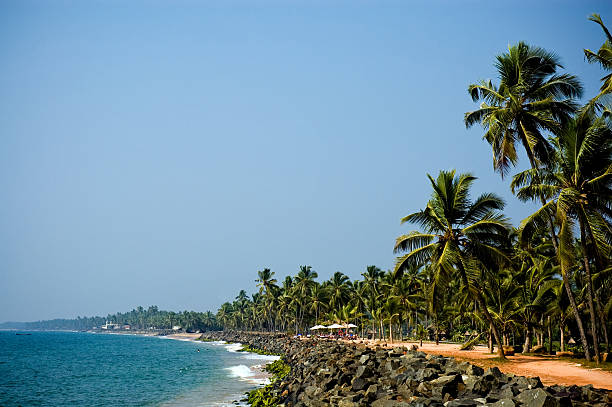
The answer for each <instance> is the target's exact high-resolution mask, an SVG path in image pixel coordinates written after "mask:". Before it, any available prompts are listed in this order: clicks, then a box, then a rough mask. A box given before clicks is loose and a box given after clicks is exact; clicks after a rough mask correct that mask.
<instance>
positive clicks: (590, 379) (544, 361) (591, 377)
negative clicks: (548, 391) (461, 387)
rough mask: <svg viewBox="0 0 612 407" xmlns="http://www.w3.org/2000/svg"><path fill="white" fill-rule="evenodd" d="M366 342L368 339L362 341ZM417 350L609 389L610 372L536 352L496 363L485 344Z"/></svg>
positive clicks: (549, 380) (548, 381)
mask: <svg viewBox="0 0 612 407" xmlns="http://www.w3.org/2000/svg"><path fill="white" fill-rule="evenodd" d="M364 342H368V341H364ZM375 344H376V343H375V342H369V343H368V345H375ZM415 344H416V345H417V346H418V345H419V344H418V343H416V342H402V343H394V344H393V345H391V344H389V343H387V344H386V345H387V347H392V346H407V347H410V346H412V345H415ZM419 350H422V351H423V352H426V353H431V354H435V355H442V356H453V357H455V358H457V359H461V360H466V361H469V362H472V363H474V364H476V365H481V366H483V367H490V366H497V367H499V369H500V370H501V371H502V372H505V373H512V374H516V375H520V376H539V377H540V380H541V381H542V383H544V384H546V385H549V386H550V385H553V384H561V385H566V386H569V385H572V384H577V385H580V386H582V385H586V384H592V385H593V386H595V387H598V388H601V389H608V390H612V372H608V371H604V370H597V369H588V368H585V367H583V366H580V365H579V364H576V363H573V362H570V361H564V360H561V359H555V358H554V357H551V358H544V357H539V356H522V355H516V356H507V359H508V360H507V361H506V362H503V363H498V361H496V360H491V359H493V358H495V357H496V356H497V355H492V354H490V353H488V352H489V350H488V349H487V347H485V346H477V347H475V348H474V350H470V351H464V350H459V345H456V344H449V343H441V344H439V345H436V344H435V343H423V346H422V347H420V346H419Z"/></svg>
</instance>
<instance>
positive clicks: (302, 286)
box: [293, 266, 318, 334]
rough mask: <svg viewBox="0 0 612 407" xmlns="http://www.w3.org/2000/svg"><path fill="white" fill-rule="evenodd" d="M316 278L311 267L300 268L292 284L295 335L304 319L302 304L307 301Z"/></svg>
mask: <svg viewBox="0 0 612 407" xmlns="http://www.w3.org/2000/svg"><path fill="white" fill-rule="evenodd" d="M317 277H318V274H317V272H316V271H313V270H312V267H311V266H300V271H299V272H298V274H297V275H296V276H295V279H294V284H293V293H294V300H295V304H296V311H295V312H296V314H295V333H296V334H297V332H298V329H299V327H300V326H301V324H302V320H303V319H304V311H305V307H304V303H305V302H306V301H307V300H308V297H309V296H310V292H311V290H312V287H314V286H315V285H316V284H317V282H316V281H315V278H317Z"/></svg>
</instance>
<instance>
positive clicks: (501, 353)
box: [457, 260, 506, 359]
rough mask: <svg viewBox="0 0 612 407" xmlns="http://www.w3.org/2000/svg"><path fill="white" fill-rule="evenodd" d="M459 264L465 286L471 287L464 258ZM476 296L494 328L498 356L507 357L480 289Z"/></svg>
mask: <svg viewBox="0 0 612 407" xmlns="http://www.w3.org/2000/svg"><path fill="white" fill-rule="evenodd" d="M457 265H458V268H459V272H460V273H459V274H461V279H462V280H463V284H464V285H465V288H468V289H469V286H470V285H469V282H468V278H467V274H466V273H465V268H464V267H463V263H462V260H461V261H459V262H458V263H457ZM474 296H475V297H476V302H477V303H478V306H479V307H480V308H481V310H482V313H483V314H484V316H485V319H486V320H487V322H488V323H489V325H490V326H491V328H492V329H493V335H494V336H495V342H496V343H497V354H498V356H499V357H500V358H501V359H506V355H504V346H503V345H502V343H501V337H500V336H499V331H498V330H497V327H496V326H495V324H494V323H493V317H491V314H489V310H488V309H487V306H486V304H485V302H484V299H483V298H482V294H481V293H480V291H477V290H476V291H475V293H474Z"/></svg>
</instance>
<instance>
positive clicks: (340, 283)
mask: <svg viewBox="0 0 612 407" xmlns="http://www.w3.org/2000/svg"><path fill="white" fill-rule="evenodd" d="M349 282H350V279H349V278H348V276H346V275H345V274H343V273H341V272H339V271H336V272H335V273H334V275H333V276H332V278H331V279H329V280H328V281H326V282H325V284H324V286H325V288H326V289H327V292H328V294H329V306H330V308H331V309H332V310H338V309H340V308H342V307H343V306H344V305H345V304H346V302H347V301H348V300H349V287H350V286H349Z"/></svg>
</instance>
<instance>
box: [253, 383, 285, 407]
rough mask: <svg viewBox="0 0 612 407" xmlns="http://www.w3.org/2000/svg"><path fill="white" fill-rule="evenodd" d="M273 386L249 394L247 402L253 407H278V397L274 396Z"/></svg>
mask: <svg viewBox="0 0 612 407" xmlns="http://www.w3.org/2000/svg"><path fill="white" fill-rule="evenodd" d="M272 390H273V387H272V385H271V384H269V385H267V386H264V387H262V388H259V389H255V390H252V391H250V392H247V402H248V403H249V405H251V406H253V407H269V406H277V405H278V402H279V400H278V397H275V396H274V395H273V394H272Z"/></svg>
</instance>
